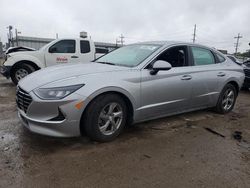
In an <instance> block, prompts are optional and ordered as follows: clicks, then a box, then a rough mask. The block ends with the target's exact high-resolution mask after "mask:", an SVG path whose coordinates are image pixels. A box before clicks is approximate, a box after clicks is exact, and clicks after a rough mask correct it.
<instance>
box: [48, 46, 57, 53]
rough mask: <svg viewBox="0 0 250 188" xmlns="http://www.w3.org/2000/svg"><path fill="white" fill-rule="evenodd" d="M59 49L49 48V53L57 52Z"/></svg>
mask: <svg viewBox="0 0 250 188" xmlns="http://www.w3.org/2000/svg"><path fill="white" fill-rule="evenodd" d="M56 51H57V48H56V47H51V48H50V49H49V53H55V52H56Z"/></svg>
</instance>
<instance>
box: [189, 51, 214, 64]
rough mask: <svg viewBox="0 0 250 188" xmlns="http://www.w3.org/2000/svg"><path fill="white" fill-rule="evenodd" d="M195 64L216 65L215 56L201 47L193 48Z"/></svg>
mask: <svg viewBox="0 0 250 188" xmlns="http://www.w3.org/2000/svg"><path fill="white" fill-rule="evenodd" d="M191 49H192V53H193V57H194V64H195V65H210V64H215V59H214V55H213V54H212V52H211V51H210V50H207V49H204V48H199V47H191Z"/></svg>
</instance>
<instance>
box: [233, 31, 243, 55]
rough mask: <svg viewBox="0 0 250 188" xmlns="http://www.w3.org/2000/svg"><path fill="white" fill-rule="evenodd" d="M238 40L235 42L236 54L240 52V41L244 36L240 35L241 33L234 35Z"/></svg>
mask: <svg viewBox="0 0 250 188" xmlns="http://www.w3.org/2000/svg"><path fill="white" fill-rule="evenodd" d="M234 38H235V39H237V40H236V43H235V54H237V52H238V47H239V41H240V38H242V36H240V33H238V36H237V37H234Z"/></svg>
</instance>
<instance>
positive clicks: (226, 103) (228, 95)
mask: <svg viewBox="0 0 250 188" xmlns="http://www.w3.org/2000/svg"><path fill="white" fill-rule="evenodd" d="M234 100H235V93H234V91H233V90H232V89H227V90H226V92H225V93H224V95H223V100H222V107H223V109H224V110H225V111H228V110H230V109H231V108H232V106H233V105H234Z"/></svg>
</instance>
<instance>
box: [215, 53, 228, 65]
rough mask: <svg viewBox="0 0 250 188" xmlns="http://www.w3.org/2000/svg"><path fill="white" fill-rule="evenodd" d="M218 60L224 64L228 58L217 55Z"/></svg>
mask: <svg viewBox="0 0 250 188" xmlns="http://www.w3.org/2000/svg"><path fill="white" fill-rule="evenodd" d="M215 55H216V57H217V59H218V63H222V62H224V61H226V58H224V57H223V56H222V55H220V54H218V53H215Z"/></svg>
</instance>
